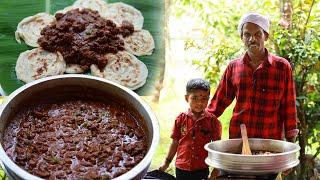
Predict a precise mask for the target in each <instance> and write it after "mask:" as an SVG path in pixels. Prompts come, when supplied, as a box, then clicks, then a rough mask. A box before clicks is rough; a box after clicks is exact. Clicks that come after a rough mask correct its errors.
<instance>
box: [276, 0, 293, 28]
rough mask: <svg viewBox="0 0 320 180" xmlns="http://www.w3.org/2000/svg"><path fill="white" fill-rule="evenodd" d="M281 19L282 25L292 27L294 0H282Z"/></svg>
mask: <svg viewBox="0 0 320 180" xmlns="http://www.w3.org/2000/svg"><path fill="white" fill-rule="evenodd" d="M280 12H281V20H280V22H279V23H280V25H281V26H282V27H284V28H285V29H289V28H291V22H292V12H293V8H292V0H282V1H281V9H280Z"/></svg>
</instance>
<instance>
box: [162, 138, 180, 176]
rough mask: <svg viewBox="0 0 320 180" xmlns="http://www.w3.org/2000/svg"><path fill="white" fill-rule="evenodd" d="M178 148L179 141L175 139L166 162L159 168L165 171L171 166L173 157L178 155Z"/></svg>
mask: <svg viewBox="0 0 320 180" xmlns="http://www.w3.org/2000/svg"><path fill="white" fill-rule="evenodd" d="M177 148H178V141H177V140H175V139H173V140H172V142H171V145H170V148H169V152H168V154H167V157H166V159H165V161H164V163H163V164H162V165H161V166H160V168H159V170H160V171H165V170H166V169H167V168H168V167H169V165H170V163H171V161H172V159H173V157H174V156H175V155H176V152H177Z"/></svg>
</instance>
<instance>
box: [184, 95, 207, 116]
mask: <svg viewBox="0 0 320 180" xmlns="http://www.w3.org/2000/svg"><path fill="white" fill-rule="evenodd" d="M209 96H210V92H209V91H204V90H193V91H192V92H190V93H188V94H187V95H186V96H185V99H186V101H187V102H188V104H189V106H190V109H191V111H192V112H193V113H201V112H202V111H203V110H204V109H205V108H206V107H207V105H208V100H209Z"/></svg>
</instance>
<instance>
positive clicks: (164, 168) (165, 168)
mask: <svg viewBox="0 0 320 180" xmlns="http://www.w3.org/2000/svg"><path fill="white" fill-rule="evenodd" d="M168 167H169V164H168V163H166V162H165V163H163V164H162V165H161V166H160V167H159V170H160V171H163V172H164V171H166V170H167V169H168Z"/></svg>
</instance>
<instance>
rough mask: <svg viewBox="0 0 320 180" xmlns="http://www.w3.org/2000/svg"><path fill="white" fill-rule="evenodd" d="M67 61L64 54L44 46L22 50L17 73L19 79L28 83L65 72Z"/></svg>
mask: <svg viewBox="0 0 320 180" xmlns="http://www.w3.org/2000/svg"><path fill="white" fill-rule="evenodd" d="M65 71H66V62H65V61H64V60H63V57H62V55H61V54H60V53H59V52H57V53H51V52H48V51H45V50H43V49H42V48H35V49H32V50H27V51H25V52H22V53H21V54H20V55H19V57H18V60H17V64H16V74H17V77H18V79H20V80H22V81H24V82H26V83H28V82H31V81H34V80H36V79H40V78H43V77H47V76H54V75H59V74H63V73H64V72H65Z"/></svg>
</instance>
